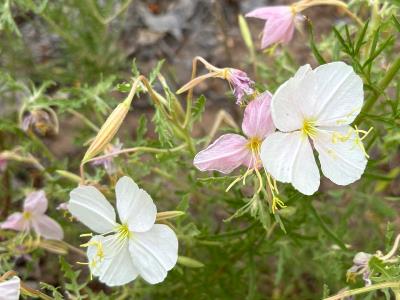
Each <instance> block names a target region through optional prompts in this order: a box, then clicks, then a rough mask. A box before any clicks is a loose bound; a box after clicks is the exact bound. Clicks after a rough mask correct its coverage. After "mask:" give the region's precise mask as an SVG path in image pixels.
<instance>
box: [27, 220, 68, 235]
mask: <svg viewBox="0 0 400 300" xmlns="http://www.w3.org/2000/svg"><path fill="white" fill-rule="evenodd" d="M31 222H32V227H33V229H34V230H35V232H36V234H37V235H40V236H42V237H44V238H46V239H49V240H62V239H63V237H64V232H63V230H62V228H61V226H60V224H58V223H57V222H56V221H54V220H53V219H52V218H50V217H48V216H46V215H37V216H32V219H31Z"/></svg>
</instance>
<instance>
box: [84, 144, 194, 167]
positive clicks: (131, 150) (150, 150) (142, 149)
mask: <svg viewBox="0 0 400 300" xmlns="http://www.w3.org/2000/svg"><path fill="white" fill-rule="evenodd" d="M185 147H186V144H182V145H180V146H177V147H175V148H171V149H159V148H152V147H134V148H127V149H123V150H120V151H116V152H113V153H109V154H105V155H101V156H97V157H95V158H92V159H89V160H87V161H86V162H87V163H88V162H91V161H96V160H99V159H104V158H108V157H114V156H117V155H119V154H122V153H134V152H146V153H171V152H177V151H180V150H182V149H183V148H185Z"/></svg>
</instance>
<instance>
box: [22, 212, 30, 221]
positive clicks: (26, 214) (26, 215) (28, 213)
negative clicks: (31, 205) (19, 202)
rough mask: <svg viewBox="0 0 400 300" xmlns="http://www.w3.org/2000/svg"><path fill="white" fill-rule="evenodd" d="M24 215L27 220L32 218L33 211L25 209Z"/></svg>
mask: <svg viewBox="0 0 400 300" xmlns="http://www.w3.org/2000/svg"><path fill="white" fill-rule="evenodd" d="M22 217H23V218H24V219H25V220H27V221H28V220H30V219H31V218H32V213H31V212H30V211H24V213H23V214H22Z"/></svg>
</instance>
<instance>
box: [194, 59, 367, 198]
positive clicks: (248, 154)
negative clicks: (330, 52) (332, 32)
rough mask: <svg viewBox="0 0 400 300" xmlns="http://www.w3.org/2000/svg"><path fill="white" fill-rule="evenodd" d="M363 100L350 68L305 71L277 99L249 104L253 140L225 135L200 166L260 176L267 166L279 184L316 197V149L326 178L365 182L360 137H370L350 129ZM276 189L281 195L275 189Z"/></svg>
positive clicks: (201, 156)
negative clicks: (241, 168)
mask: <svg viewBox="0 0 400 300" xmlns="http://www.w3.org/2000/svg"><path fill="white" fill-rule="evenodd" d="M363 100H364V96H363V83H362V80H361V78H360V77H359V76H358V75H357V74H356V73H355V72H354V70H353V69H352V67H350V66H348V65H346V64H345V63H343V62H333V63H329V64H325V65H322V66H320V67H318V68H316V69H314V70H312V69H311V67H310V66H309V65H305V66H302V67H301V68H300V69H299V70H298V71H297V72H296V74H295V75H294V77H292V78H290V79H289V80H288V81H286V82H285V83H283V84H282V85H281V86H280V87H279V88H278V89H277V91H276V92H275V94H274V95H273V96H272V99H271V95H270V93H269V92H265V93H263V94H261V95H260V96H258V97H257V98H256V99H255V100H253V101H251V102H250V103H249V104H248V106H247V107H246V109H245V112H244V119H243V125H242V129H243V132H244V134H245V135H246V136H247V137H248V138H247V139H246V138H244V137H243V136H240V135H236V134H226V135H223V136H221V137H220V138H219V139H217V140H216V141H215V142H214V143H213V144H212V145H210V146H209V147H208V148H207V149H205V150H203V151H201V152H199V153H198V154H197V155H196V157H195V159H194V165H195V166H196V167H197V168H198V169H199V170H201V171H206V170H216V171H219V172H222V173H230V172H231V171H233V170H234V169H235V168H237V167H238V166H240V165H245V166H247V168H248V171H249V170H254V171H255V172H256V173H257V175H258V176H259V177H260V175H259V172H258V168H259V167H260V166H261V162H262V165H263V167H264V168H265V170H266V172H267V173H268V174H270V175H271V176H272V177H273V178H274V179H276V180H278V181H281V182H288V183H291V184H292V185H293V186H294V188H295V189H297V190H298V191H300V192H301V193H303V194H306V195H311V194H313V193H315V192H316V191H317V190H318V187H319V184H320V173H319V170H318V166H317V163H316V160H315V158H314V154H313V148H312V145H313V146H314V148H315V149H316V151H317V152H318V156H319V161H320V163H321V170H322V173H323V174H324V175H325V176H326V177H328V178H329V179H330V180H331V181H333V182H334V183H336V184H338V185H347V184H350V183H352V182H354V181H356V180H358V179H359V178H360V176H361V175H362V173H363V172H364V169H365V167H366V164H367V155H366V152H365V150H364V147H363V144H362V139H363V138H364V137H360V136H359V133H362V134H364V136H365V134H367V132H365V131H361V130H358V128H353V127H351V126H350V124H351V123H352V122H353V121H354V119H355V118H356V116H357V115H358V114H359V113H360V110H361V107H362V104H363ZM275 128H277V129H278V131H275ZM260 160H261V161H260ZM247 174H248V172H246V173H245V175H247ZM268 174H267V176H268ZM270 188H271V191H272V192H273V191H274V190H276V188H275V185H270Z"/></svg>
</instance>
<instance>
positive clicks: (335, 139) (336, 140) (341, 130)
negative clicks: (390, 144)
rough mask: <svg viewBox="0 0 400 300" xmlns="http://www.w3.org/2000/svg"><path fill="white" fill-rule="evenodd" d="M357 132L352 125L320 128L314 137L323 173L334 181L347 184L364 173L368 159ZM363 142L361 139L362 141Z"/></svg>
mask: <svg viewBox="0 0 400 300" xmlns="http://www.w3.org/2000/svg"><path fill="white" fill-rule="evenodd" d="M357 138H358V136H357V133H356V132H355V130H354V129H353V128H351V127H350V126H342V127H334V128H325V130H323V129H322V128H320V129H319V130H318V131H317V136H316V137H315V138H314V146H315V149H317V151H318V154H319V160H320V162H321V169H322V173H324V175H325V176H326V177H328V178H329V179H330V180H332V181H333V182H334V183H336V184H339V185H347V184H350V183H352V182H354V181H356V180H358V179H360V177H361V175H362V174H363V173H364V170H365V166H366V165H367V159H366V157H365V154H364V151H363V148H362V147H363V146H362V145H361V144H357V140H356V139H357ZM360 142H361V141H360Z"/></svg>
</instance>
